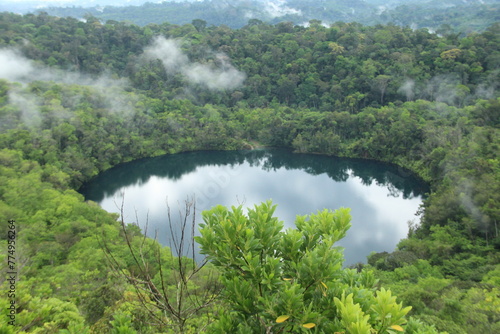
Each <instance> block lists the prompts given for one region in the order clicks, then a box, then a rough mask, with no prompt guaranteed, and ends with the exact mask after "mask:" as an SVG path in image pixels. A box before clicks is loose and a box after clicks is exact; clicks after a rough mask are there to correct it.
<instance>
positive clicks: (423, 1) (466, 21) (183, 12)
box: [0, 0, 500, 33]
mask: <svg viewBox="0 0 500 334" xmlns="http://www.w3.org/2000/svg"><path fill="white" fill-rule="evenodd" d="M58 5H59V6H60V4H58ZM10 6H12V5H10ZM0 10H2V7H1V5H0ZM41 10H42V11H46V12H47V13H49V14H50V15H55V16H61V17H66V16H72V17H75V18H79V19H83V18H85V17H86V16H89V15H91V16H94V17H97V18H99V19H100V20H103V21H106V20H116V21H127V22H130V23H133V24H137V25H140V26H146V25H148V24H151V23H156V24H161V23H163V22H165V21H167V22H170V23H173V24H186V23H191V21H192V20H194V19H201V20H204V21H206V22H207V24H208V25H215V26H220V25H226V26H228V27H230V28H241V27H243V26H245V25H246V24H247V22H248V20H250V19H253V20H260V21H262V22H266V23H269V24H278V23H280V22H292V23H294V24H297V25H308V22H309V21H310V20H313V19H315V20H321V21H322V22H323V23H324V24H325V25H329V24H331V23H334V22H337V21H342V22H359V23H362V24H364V25H376V24H389V23H392V24H396V25H400V26H411V27H412V28H415V29H419V28H428V29H432V30H435V31H438V30H441V29H442V28H441V27H442V26H444V27H446V28H445V29H451V30H452V31H454V32H455V33H471V32H474V31H484V30H485V29H486V28H487V27H488V26H490V25H491V24H493V23H495V22H498V20H499V19H500V17H499V11H500V4H499V3H498V1H496V0H470V1H462V0H392V1H386V0H384V1H380V0H321V1H318V0H233V1H226V0H204V1H189V0H184V1H163V2H145V3H144V4H141V5H135V6H132V5H128V2H127V5H126V6H123V3H120V4H119V5H118V6H116V5H115V6H111V5H104V3H102V2H99V5H94V4H92V3H89V4H87V5H83V6H81V7H80V6H74V5H73V6H71V3H68V4H65V6H64V7H53V6H47V7H45V8H42V9H40V8H38V9H34V8H33V9H32V10H31V11H32V12H34V13H36V12H39V11H41ZM23 12H24V11H23Z"/></svg>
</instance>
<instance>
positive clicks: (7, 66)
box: [0, 48, 136, 126]
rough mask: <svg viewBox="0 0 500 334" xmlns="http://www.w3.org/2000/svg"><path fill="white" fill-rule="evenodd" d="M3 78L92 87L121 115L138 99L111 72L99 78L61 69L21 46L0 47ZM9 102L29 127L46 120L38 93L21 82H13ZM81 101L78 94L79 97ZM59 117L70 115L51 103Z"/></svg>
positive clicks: (0, 69) (125, 84)
mask: <svg viewBox="0 0 500 334" xmlns="http://www.w3.org/2000/svg"><path fill="white" fill-rule="evenodd" d="M0 79H4V80H7V81H9V82H15V83H20V84H22V85H27V84H29V83H32V82H34V81H45V82H53V83H55V84H65V85H78V86H89V87H91V88H94V89H96V90H97V91H98V93H99V95H100V96H101V97H102V99H103V102H104V107H105V108H106V109H107V110H108V111H110V112H115V113H121V114H131V112H132V110H133V106H134V104H135V103H136V98H135V97H134V96H130V95H124V94H123V92H124V90H123V88H124V87H125V86H127V85H128V81H127V80H125V79H114V78H112V77H111V75H109V74H108V73H102V74H100V75H99V76H98V77H95V78H94V77H91V76H89V75H86V74H83V73H80V72H75V71H65V70H61V69H56V68H51V67H49V66H46V65H44V64H40V63H37V62H35V61H33V60H31V59H28V58H26V57H25V56H24V55H23V54H22V52H21V51H20V50H19V49H16V48H3V49H0ZM8 98H9V102H10V103H11V104H12V105H13V106H15V107H16V108H17V109H18V110H19V112H20V115H21V121H22V122H23V123H24V124H26V125H27V126H39V125H40V124H41V121H42V115H41V112H40V105H42V101H41V99H40V98H39V97H37V96H36V95H35V94H32V93H30V92H29V91H28V90H26V89H23V88H22V86H19V85H11V87H10V88H9V92H8ZM75 99H76V100H78V98H77V97H75ZM51 109H52V111H53V114H54V116H55V117H57V118H66V117H69V114H68V112H67V111H66V110H65V108H64V107H62V106H61V105H53V106H51Z"/></svg>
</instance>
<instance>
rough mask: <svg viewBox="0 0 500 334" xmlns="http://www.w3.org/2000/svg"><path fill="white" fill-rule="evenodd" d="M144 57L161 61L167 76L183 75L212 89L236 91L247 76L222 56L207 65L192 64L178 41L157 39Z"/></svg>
mask: <svg viewBox="0 0 500 334" xmlns="http://www.w3.org/2000/svg"><path fill="white" fill-rule="evenodd" d="M144 56H145V58H146V59H149V60H153V59H159V60H160V61H161V63H162V64H163V67H164V68H165V70H166V71H167V73H170V74H176V73H180V74H181V75H183V76H184V77H185V78H186V79H187V80H188V82H189V83H192V84H199V85H202V86H205V87H207V88H208V89H211V90H230V89H235V88H237V87H239V86H241V85H243V82H244V81H245V79H246V75H245V73H243V72H241V71H238V70H237V69H236V68H235V67H234V66H233V65H231V63H230V59H229V58H228V57H227V56H226V55H225V54H223V53H216V54H215V56H214V59H213V60H210V61H208V62H206V63H200V62H192V61H190V60H189V58H188V56H187V55H186V54H185V53H184V52H183V51H182V49H181V44H180V42H179V41H178V40H175V39H166V38H164V37H157V38H156V39H155V40H154V41H153V43H152V44H151V45H150V46H149V47H147V48H146V49H145V50H144Z"/></svg>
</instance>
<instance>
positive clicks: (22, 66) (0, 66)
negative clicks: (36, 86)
mask: <svg viewBox="0 0 500 334" xmlns="http://www.w3.org/2000/svg"><path fill="white" fill-rule="evenodd" d="M35 72H36V67H35V64H34V62H33V61H32V60H29V59H27V58H25V57H24V56H23V55H22V54H21V53H20V52H19V51H18V50H16V49H0V79H6V80H8V81H15V82H26V81H27V80H33V78H32V77H31V76H32V75H33V74H34V73H35Z"/></svg>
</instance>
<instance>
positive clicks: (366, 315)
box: [196, 201, 411, 333]
mask: <svg viewBox="0 0 500 334" xmlns="http://www.w3.org/2000/svg"><path fill="white" fill-rule="evenodd" d="M275 208H276V206H274V205H272V203H271V202H270V201H268V202H265V203H262V204H260V205H256V206H255V208H254V209H249V210H248V213H247V215H245V214H244V213H243V209H242V207H233V208H232V209H231V210H228V209H227V208H225V207H222V206H217V207H215V208H213V209H212V210H209V211H205V212H203V219H204V223H203V224H201V225H200V233H201V236H200V237H196V240H197V242H198V243H199V244H200V246H201V252H202V253H203V254H206V255H207V256H208V258H209V259H210V260H211V261H212V263H213V264H214V265H215V266H217V267H218V268H219V269H220V270H221V275H222V277H223V278H222V283H223V285H224V291H223V296H224V297H223V299H224V300H225V301H226V302H227V303H229V307H230V309H232V310H233V312H232V313H231V314H229V315H224V316H221V317H220V318H219V320H218V321H216V322H215V323H214V324H213V325H212V327H211V331H212V332H245V333H260V332H263V331H277V330H283V331H292V332H297V333H298V332H307V329H308V328H314V329H315V330H316V331H319V332H333V331H336V332H340V331H348V332H350V333H370V332H371V330H372V329H375V330H377V332H379V333H385V332H390V331H391V326H399V325H403V324H405V323H406V320H405V318H404V317H405V315H406V314H407V313H408V311H409V310H410V309H411V307H406V308H402V305H401V304H397V303H396V298H395V297H393V296H392V295H391V292H390V291H386V290H385V289H381V290H380V291H377V292H376V293H375V292H374V291H375V289H374V288H373V287H374V284H375V282H376V281H375V279H374V278H373V276H372V275H371V273H370V272H361V273H356V272H355V271H351V270H349V269H346V270H342V253H341V251H340V250H339V249H338V248H337V247H334V244H335V242H337V241H338V240H339V239H341V238H342V237H343V236H344V235H345V233H346V232H347V229H348V228H349V226H350V219H351V217H350V214H349V210H348V209H339V210H336V211H328V210H324V211H321V212H318V213H317V214H312V215H309V216H303V217H297V220H296V222H295V225H296V229H287V230H286V231H283V230H282V229H283V223H282V222H280V221H279V220H278V219H277V218H276V217H274V216H273V213H274V210H275ZM393 328H396V327H393ZM397 328H399V327H397Z"/></svg>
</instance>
